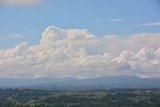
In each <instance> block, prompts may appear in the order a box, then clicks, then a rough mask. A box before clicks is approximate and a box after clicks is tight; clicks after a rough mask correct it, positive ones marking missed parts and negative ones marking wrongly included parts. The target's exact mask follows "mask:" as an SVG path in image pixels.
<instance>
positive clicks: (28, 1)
mask: <svg viewBox="0 0 160 107" xmlns="http://www.w3.org/2000/svg"><path fill="white" fill-rule="evenodd" d="M41 3H42V0H0V5H9V6H17V5H18V6H21V5H38V4H41Z"/></svg>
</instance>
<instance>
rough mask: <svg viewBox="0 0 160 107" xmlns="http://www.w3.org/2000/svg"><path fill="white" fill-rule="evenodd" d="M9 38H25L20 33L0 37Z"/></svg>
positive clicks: (2, 38)
mask: <svg viewBox="0 0 160 107" xmlns="http://www.w3.org/2000/svg"><path fill="white" fill-rule="evenodd" d="M11 39H15V40H26V37H25V36H23V35H21V34H11V35H7V36H3V37H1V38H0V40H11Z"/></svg>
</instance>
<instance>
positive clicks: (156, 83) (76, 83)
mask: <svg viewBox="0 0 160 107" xmlns="http://www.w3.org/2000/svg"><path fill="white" fill-rule="evenodd" d="M0 88H38V89H62V90H63V89H82V90H83V89H84V90H86V89H108V88H160V79H158V78H139V77H134V76H115V77H101V78H91V79H82V80H80V79H74V78H58V79H55V78H37V79H19V78H0Z"/></svg>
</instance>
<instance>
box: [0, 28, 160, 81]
mask: <svg viewBox="0 0 160 107" xmlns="http://www.w3.org/2000/svg"><path fill="white" fill-rule="evenodd" d="M116 75H130V76H139V77H160V33H137V34H132V35H129V36H116V35H106V36H104V37H101V38H98V37H96V36H95V35H94V34H91V33H90V32H88V31H87V30H86V29H68V30H64V29H59V28H57V27H55V26H49V27H48V28H47V29H46V30H45V31H44V32H43V33H42V38H41V40H40V43H39V44H37V45H33V46H28V44H27V43H22V44H19V45H17V46H15V47H14V48H10V49H5V50H0V76H1V77H20V78H38V77H75V78H81V79H83V78H92V77H101V76H116Z"/></svg>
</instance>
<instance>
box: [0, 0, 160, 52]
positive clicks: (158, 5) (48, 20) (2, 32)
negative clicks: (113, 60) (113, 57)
mask: <svg viewBox="0 0 160 107" xmlns="http://www.w3.org/2000/svg"><path fill="white" fill-rule="evenodd" d="M159 21H160V1H159V0H43V3H40V4H37V5H24V4H23V5H3V4H2V5H1V6H0V49H4V48H9V47H14V46H15V45H17V44H19V43H21V42H25V41H27V42H29V43H30V44H36V43H38V42H39V39H40V38H41V33H42V32H43V31H44V29H45V28H46V27H47V26H50V25H55V26H57V27H59V28H64V29H70V28H78V29H88V30H89V31H90V32H91V33H93V34H95V35H96V36H99V37H101V36H103V35H108V34H117V35H122V36H123V35H129V34H132V33H137V32H160V26H159V24H158V25H155V24H153V23H157V22H159ZM17 38H18V39H17Z"/></svg>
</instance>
